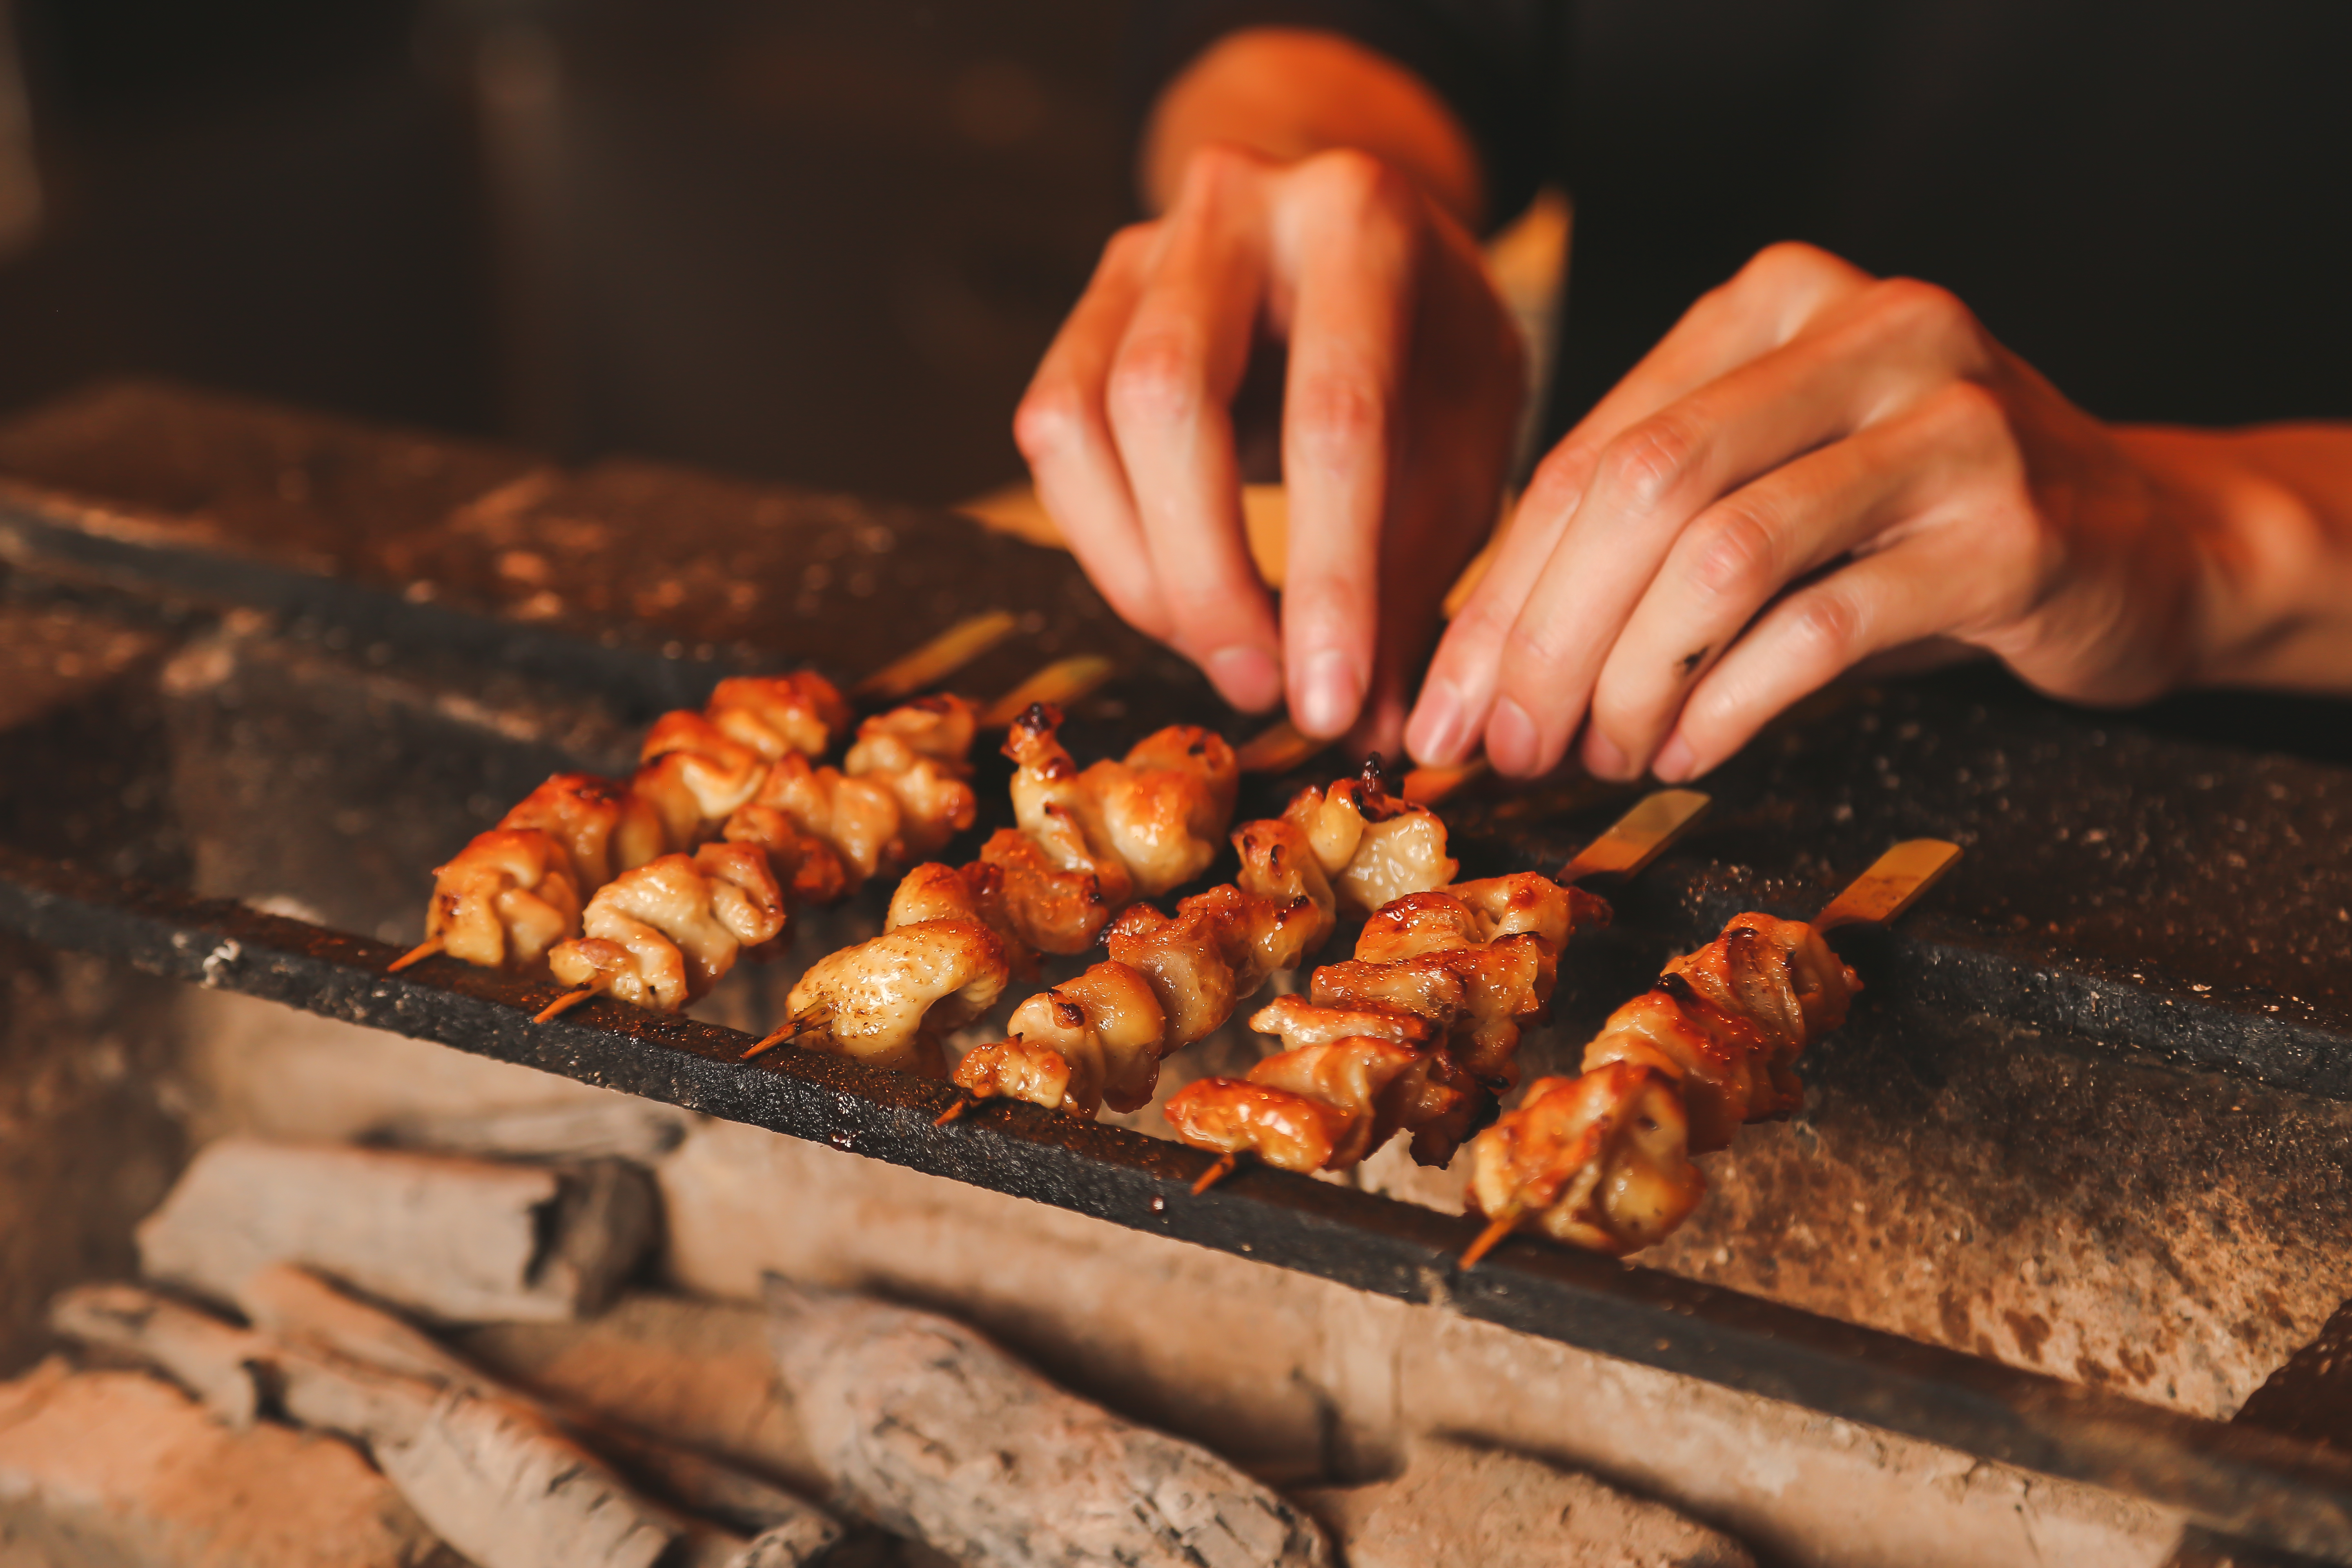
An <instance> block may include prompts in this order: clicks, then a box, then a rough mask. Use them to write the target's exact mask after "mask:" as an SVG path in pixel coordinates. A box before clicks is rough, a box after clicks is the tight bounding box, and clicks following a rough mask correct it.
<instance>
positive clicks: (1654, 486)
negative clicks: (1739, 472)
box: [1599, 413, 1706, 508]
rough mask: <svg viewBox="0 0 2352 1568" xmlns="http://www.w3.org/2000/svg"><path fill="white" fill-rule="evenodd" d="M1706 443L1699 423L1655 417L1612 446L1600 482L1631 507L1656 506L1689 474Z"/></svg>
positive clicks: (1671, 416) (1669, 415)
mask: <svg viewBox="0 0 2352 1568" xmlns="http://www.w3.org/2000/svg"><path fill="white" fill-rule="evenodd" d="M1705 443H1706V437H1705V436H1704V434H1702V432H1701V431H1700V429H1699V427H1698V426H1697V424H1696V422H1695V421H1692V420H1688V419H1685V418H1683V417H1680V416H1676V415H1675V414H1672V413H1667V414H1654V415H1652V416H1650V417H1649V418H1647V419H1644V420H1643V421H1641V422H1640V423H1639V424H1636V425H1634V426H1632V427H1631V428H1629V429H1627V430H1626V431H1624V432H1623V433H1622V435H1620V436H1619V437H1617V438H1616V439H1615V440H1614V441H1612V442H1611V443H1610V444H1609V446H1608V448H1607V449H1606V450H1605V451H1603V452H1602V453H1601V465H1600V469H1599V478H1600V479H1601V483H1602V484H1603V485H1604V486H1606V487H1607V489H1609V490H1610V491H1611V492H1612V494H1615V495H1617V496H1620V497H1622V499H1623V500H1625V501H1626V502H1627V503H1628V504H1630V505H1632V506H1634V507H1636V508H1645V507H1650V506H1654V505H1656V504H1657V503H1658V502H1659V501H1660V500H1663V499H1664V496H1665V495H1666V492H1667V491H1669V490H1671V489H1673V488H1674V486H1675V481H1676V480H1678V479H1681V478H1682V477H1683V475H1684V474H1685V473H1687V472H1688V471H1689V470H1690V468H1691V467H1692V465H1693V464H1694V463H1695V462H1696V460H1697V458H1698V455H1699V452H1700V451H1701V449H1702V448H1703V447H1704V446H1705Z"/></svg>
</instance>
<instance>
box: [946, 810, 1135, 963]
mask: <svg viewBox="0 0 2352 1568" xmlns="http://www.w3.org/2000/svg"><path fill="white" fill-rule="evenodd" d="M979 863H980V864H982V865H984V866H987V867H989V868H992V870H994V871H995V873H996V875H997V878H998V879H999V882H1000V884H1001V887H1002V893H1001V895H1000V896H1001V897H1002V899H1003V908H1004V918H1005V919H1006V920H1007V921H1010V922H1011V924H1012V926H1013V929H1014V930H1015V931H1018V932H1019V933H1020V935H1021V940H1022V942H1024V943H1025V944H1026V945H1028V946H1030V947H1034V948H1035V949H1036V950H1037V951H1038V952H1053V953H1060V954H1063V955H1065V956H1069V955H1073V954H1076V953H1081V952H1086V951H1087V949H1088V948H1090V947H1092V946H1093V945H1094V944H1095V941H1096V939H1097V937H1099V936H1101V935H1102V929H1103V926H1104V925H1105V924H1106V923H1107V922H1108V921H1109V920H1110V917H1111V916H1112V915H1114V914H1116V913H1118V908H1117V907H1116V906H1115V905H1113V903H1112V902H1111V900H1110V897H1109V895H1108V894H1107V893H1105V892H1104V891H1103V884H1102V879H1101V878H1100V877H1098V876H1097V875H1096V874H1095V873H1093V872H1092V871H1087V870H1077V869H1073V868H1070V867H1068V866H1067V865H1066V864H1064V863H1063V862H1062V861H1060V860H1059V859H1057V858H1055V855H1054V854H1053V853H1052V852H1050V851H1049V850H1048V849H1047V847H1045V845H1044V844H1041V843H1040V842H1038V841H1037V840H1036V839H1034V838H1033V837H1030V836H1029V835H1028V834H1026V833H1024V832H1022V831H1021V830H1020V829H1019V828H1017V827H1004V828H999V829H998V830H997V831H996V832H994V833H992V834H991V835H990V836H989V839H988V842H987V843H985V844H983V845H982V846H981V847H980V862H979Z"/></svg>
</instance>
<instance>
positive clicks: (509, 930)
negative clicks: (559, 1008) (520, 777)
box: [425, 827, 580, 973]
mask: <svg viewBox="0 0 2352 1568" xmlns="http://www.w3.org/2000/svg"><path fill="white" fill-rule="evenodd" d="M579 929H580V887H579V884H578V883H577V882H576V881H575V880H574V879H573V872H572V856H571V854H570V852H569V851H568V850H566V849H565V848H564V847H563V845H562V842H561V841H560V840H558V839H557V838H556V837H554V836H553V835H551V834H548V833H543V832H541V831H539V830H538V829H536V828H525V827H500V828H493V829H492V830H491V831H489V832H488V833H484V834H481V835H479V836H478V837H476V838H475V839H474V841H473V842H472V843H470V844H468V845H467V846H466V847H465V848H463V849H461V850H459V851H458V852H457V855H456V856H455V857H453V858H451V859H450V861H449V863H448V864H447V865H446V866H440V867H436V868H435V869H434V872H433V901H432V903H431V904H430V905H428V906H427V907H426V910H425V935H426V936H427V937H428V938H433V939H436V940H438V941H439V942H440V943H441V951H442V952H446V953H447V954H449V955H450V956H451V957H452V958H459V959H463V960H464V961H465V962H466V963H477V964H479V965H481V966H482V967H483V968H485V969H512V970H518V971H522V972H525V973H528V972H530V971H533V970H536V969H538V968H539V967H540V965H541V963H543V962H544V961H545V959H546V957H547V953H548V950H549V949H550V948H552V947H553V946H554V945H555V944H556V943H557V942H562V940H563V939H564V938H565V937H567V936H570V935H571V934H572V932H573V931H577V930H579Z"/></svg>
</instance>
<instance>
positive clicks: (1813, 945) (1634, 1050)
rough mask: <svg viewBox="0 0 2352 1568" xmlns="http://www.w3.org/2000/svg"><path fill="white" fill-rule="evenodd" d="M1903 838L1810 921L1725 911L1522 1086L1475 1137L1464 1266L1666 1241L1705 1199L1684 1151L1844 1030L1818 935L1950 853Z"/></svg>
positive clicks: (1719, 1129) (1847, 992)
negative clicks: (1495, 1253) (1720, 927)
mask: <svg viewBox="0 0 2352 1568" xmlns="http://www.w3.org/2000/svg"><path fill="white" fill-rule="evenodd" d="M1958 857H1959V849H1958V847H1957V846H1955V845H1951V844H1946V843H1943V842H1941V841H1940V840H1937V839H1915V840H1912V841H1911V842H1909V843H1906V844H1901V845H1897V846H1896V847H1895V848H1893V849H1891V850H1889V851H1888V852H1887V853H1886V854H1885V856H1883V857H1881V858H1880V859H1879V861H1878V862H1877V864H1875V865H1874V866H1873V867H1872V868H1871V869H1870V870H1869V871H1868V872H1866V873H1864V876H1863V877H1862V879H1860V880H1858V881H1856V882H1855V883H1854V884H1853V886H1852V887H1851V888H1849V889H1847V890H1846V891H1845V892H1844V893H1843V894H1841V895H1839V897H1838V898H1837V899H1836V900H1834V901H1832V903H1831V905H1830V907H1829V908H1828V909H1826V910H1823V911H1822V914H1821V916H1820V917H1819V918H1818V919H1816V920H1814V921H1811V922H1807V921H1790V920H1781V919H1778V918H1776V917H1774V916H1771V915H1764V914H1742V915H1735V916H1734V917H1732V920H1731V921H1730V922H1729V923H1728V924H1727V925H1726V926H1725V927H1724V931H1723V934H1722V935H1721V936H1719V937H1717V939H1716V940H1715V941H1714V942H1709V943H1707V944H1706V946H1705V947H1703V948H1701V949H1699V950H1698V951H1697V952H1694V953H1689V954H1687V955H1685V956H1684V957H1681V958H1677V959H1675V961H1674V962H1673V963H1669V964H1668V965H1667V966H1666V970H1665V973H1664V974H1663V975H1661V976H1660V977H1659V980H1658V984H1656V985H1654V986H1653V987H1652V988H1651V989H1650V990H1649V991H1647V992H1645V993H1643V994H1642V995H1640V996H1637V997H1635V998H1634V999H1633V1001H1631V1002H1628V1003H1627V1004H1625V1005H1623V1006H1622V1007H1620V1008H1618V1009H1617V1011H1616V1012H1615V1013H1613V1014H1612V1015H1611V1016H1610V1017H1609V1021H1608V1022H1607V1023H1606V1024H1604V1025H1603V1026H1601V1033H1600V1034H1599V1035H1597V1036H1595V1037H1594V1038H1593V1040H1592V1043H1591V1045H1589V1046H1588V1047H1585V1053H1584V1071H1583V1073H1582V1075H1581V1076H1580V1077H1577V1078H1574V1079H1566V1078H1547V1079H1538V1081H1536V1082H1535V1083H1533V1084H1531V1085H1529V1086H1528V1095H1527V1099H1526V1100H1525V1101H1524V1102H1523V1103H1522V1104H1521V1105H1520V1106H1519V1107H1518V1108H1517V1109H1516V1110H1510V1111H1507V1112H1506V1113H1505V1114H1504V1115H1503V1117H1502V1119H1501V1120H1500V1121H1497V1122H1496V1124H1495V1125H1494V1126H1493V1127H1491V1128H1489V1129H1487V1130H1486V1131H1484V1132H1481V1133H1480V1134H1479V1135H1478V1137H1477V1138H1476V1140H1475V1142H1474V1143H1473V1145H1472V1147H1473V1165H1472V1174H1471V1184H1470V1202H1471V1205H1472V1206H1473V1207H1474V1208H1475V1210H1476V1211H1477V1212H1479V1213H1481V1214H1484V1215H1488V1216H1489V1223H1488V1225H1487V1226H1486V1231H1485V1232H1484V1233H1483V1234H1481V1235H1480V1237H1478V1239H1477V1241H1476V1242H1475V1243H1474V1244H1473V1245H1472V1246H1471V1247H1470V1249H1469V1250H1468V1251H1467V1252H1465V1254H1464V1255H1463V1259H1462V1261H1463V1267H1465V1268H1468V1267H1470V1266H1472V1265H1474V1264H1475V1263H1476V1262H1477V1261H1478V1259H1479V1258H1483V1257H1485V1256H1486V1253H1487V1252H1488V1251H1489V1250H1491V1249H1492V1248H1493V1247H1495V1246H1496V1245H1497V1244H1498V1243H1500V1242H1501V1241H1502V1239H1503V1238H1504V1237H1507V1236H1508V1235H1509V1234H1510V1233H1511V1232H1512V1231H1514V1230H1516V1229H1519V1228H1522V1227H1532V1228H1536V1229H1540V1230H1542V1231H1543V1232H1544V1233H1545V1234H1547V1235H1549V1236H1552V1237H1557V1238H1558V1239H1559V1240H1562V1241H1569V1242H1573V1243H1575V1244H1576V1245H1578V1246H1580V1247H1588V1248H1590V1249H1591V1250H1593V1251H1596V1252H1605V1253H1608V1254H1611V1255H1612V1256H1615V1257H1622V1256H1623V1255H1624V1254H1626V1253H1629V1252H1635V1251H1639V1250H1640V1249H1641V1248H1643V1247H1648V1246H1651V1245H1653V1244H1654V1243H1656V1242H1657V1241H1659V1240H1661V1239H1663V1238H1664V1237H1665V1236H1666V1235H1668V1234H1669V1233H1670V1232H1672V1231H1673V1230H1674V1229H1675V1226H1679V1225H1680V1224H1681V1223H1682V1222H1683V1220H1684V1219H1685V1218H1686V1217H1688V1215H1689V1214H1690V1212H1691V1210H1692V1209H1693V1208H1695V1207H1696V1205H1697V1204H1698V1201H1699V1199H1700V1198H1701V1197H1702V1196H1703V1195H1704V1194H1705V1193H1706V1178H1705V1176H1704V1175H1702V1174H1701V1173H1700V1172H1699V1170H1698V1168H1697V1167H1696V1165H1694V1164H1692V1163H1690V1157H1691V1156H1692V1155H1694V1154H1703V1153H1707V1152H1712V1151H1714V1150H1717V1149H1722V1148H1725V1147H1727V1146H1728V1145H1729V1143H1730V1142H1731V1139H1732V1136H1733V1134H1734V1133H1736V1132H1737V1131H1738V1129H1739V1127H1740V1125H1741V1124H1742V1123H1743V1122H1748V1121H1762V1120H1765V1119H1767V1118H1769V1117H1774V1116H1780V1115H1785V1114H1787V1113H1788V1112H1789V1111H1790V1110H1793V1109H1795V1107H1796V1106H1797V1104H1798V1103H1799V1099H1800V1095H1801V1085H1800V1084H1799V1083H1798V1081H1797V1078H1796V1074H1795V1071H1794V1070H1793V1068H1794V1063H1795V1061H1796V1058H1797V1057H1798V1055H1799V1054H1800V1053H1801V1051H1802V1050H1803V1049H1804V1048H1805V1047H1806V1046H1808V1045H1810V1044H1811V1043H1812V1042H1813V1041H1815V1040H1817V1039H1819V1038H1821V1037H1822V1036H1823V1035H1825V1034H1827V1033H1828V1032H1829V1031H1831V1030H1832V1029H1834V1028H1836V1027H1837V1026H1839V1025H1841V1024H1843V1022H1844V1021H1845V1016H1846V1008H1847V1005H1848V1004H1849V1002H1850V1001H1851V1000H1852V998H1853V994H1854V993H1855V992H1856V991H1858V990H1860V989H1861V984H1862V983H1861V980H1860V978H1859V977H1858V976H1857V975H1855V973H1853V970H1851V969H1849V968H1847V967H1846V965H1845V964H1844V963H1843V962H1841V961H1840V960H1839V958H1838V957H1837V955H1836V954H1835V953H1833V952H1831V951H1830V949H1829V945H1828V943H1826V942H1823V941H1822V931H1826V930H1828V929H1830V928H1832V927H1834V926H1837V925H1843V924H1850V923H1854V922H1858V921H1889V920H1892V919H1894V918H1895V916H1896V915H1897V914H1899V913H1901V912H1902V911H1903V910H1905V909H1906V908H1908V907H1909V906H1910V904H1911V903H1912V902H1913V901H1914V900H1916V899H1917V898H1918V897H1919V895H1920V894H1922V893H1924V892H1925V891H1926V890H1927V888H1928V887H1929V886H1930V885H1931V884H1932V883H1933V882H1934V881H1935V880H1936V879H1937V878H1938V877H1940V876H1941V875H1942V874H1943V873H1944V871H1945V870H1946V869H1948V868H1949V867H1950V866H1951V864H1952V862H1953V861H1954V860H1956V859H1957V858H1958Z"/></svg>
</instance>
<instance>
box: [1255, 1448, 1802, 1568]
mask: <svg viewBox="0 0 2352 1568" xmlns="http://www.w3.org/2000/svg"><path fill="white" fill-rule="evenodd" d="M1301 1500H1302V1501H1304V1502H1305V1503H1306V1505H1307V1507H1308V1508H1309V1509H1310V1510H1313V1511H1314V1513H1315V1515H1316V1517H1317V1518H1318V1519H1320V1520H1322V1521H1323V1522H1324V1523H1325V1524H1327V1525H1328V1526H1330V1528H1331V1532H1332V1534H1333V1535H1334V1536H1336V1537H1337V1538H1338V1539H1339V1542H1340V1545H1341V1548H1342V1550H1344V1551H1345V1552H1346V1553H1347V1558H1348V1563H1349V1568H1486V1565H1487V1564H1489V1563H1512V1564H1514V1565H1515V1568H1630V1565H1634V1564H1638V1565H1639V1568H1755V1562H1756V1560H1755V1559H1754V1558H1753V1557H1751V1556H1750V1555H1748V1549H1747V1548H1746V1547H1744V1546H1742V1545H1740V1544H1739V1543H1738V1542H1736V1541H1734V1540H1732V1539H1731V1538H1730V1537H1728V1536H1726V1535H1719V1534H1717V1532H1716V1531H1712V1530H1709V1529H1707V1528H1706V1526H1704V1525H1701V1524H1698V1523H1696V1522H1695V1521H1691V1520H1689V1519H1685V1517H1684V1516H1682V1515H1681V1514H1679V1513H1676V1512H1675V1510H1672V1509H1670V1508H1667V1507H1665V1506H1664V1504H1661V1503H1654V1502H1647V1501H1644V1500H1642V1499H1640V1498H1635V1497H1629V1496H1627V1495H1626V1494H1625V1493H1623V1492H1621V1491H1619V1490H1617V1489H1615V1488H1614V1487H1609V1486H1604V1485H1602V1484H1601V1482H1599V1481H1597V1480H1594V1479H1592V1478H1591V1476H1587V1475H1583V1474H1581V1473H1579V1472H1576V1471H1572V1470H1556V1469H1554V1468H1551V1467H1550V1466H1549V1465H1546V1464H1543V1463H1541V1462H1540V1461H1538V1460H1535V1459H1531V1458H1527V1457H1526V1456H1524V1455H1520V1454H1508V1453H1503V1452H1501V1451H1499V1450H1496V1449H1490V1448H1478V1447H1471V1446H1469V1445H1467V1444H1463V1443H1452V1442H1446V1441H1444V1440H1443V1439H1423V1441H1422V1442H1421V1443H1420V1444H1419V1445H1418V1446H1416V1447H1415V1448H1414V1450H1413V1454H1412V1462H1411V1463H1410V1464H1409V1465H1408V1466H1407V1467H1406V1468H1405V1472H1404V1474H1403V1475H1402V1476H1399V1477H1397V1478H1396V1479H1394V1480H1389V1481H1381V1482H1380V1483H1378V1484H1377V1485H1374V1486H1365V1487H1349V1488H1345V1489H1328V1490H1318V1491H1313V1492H1309V1493H1307V1494H1306V1495H1305V1496H1304V1497H1303V1498H1302V1499H1301Z"/></svg>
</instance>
